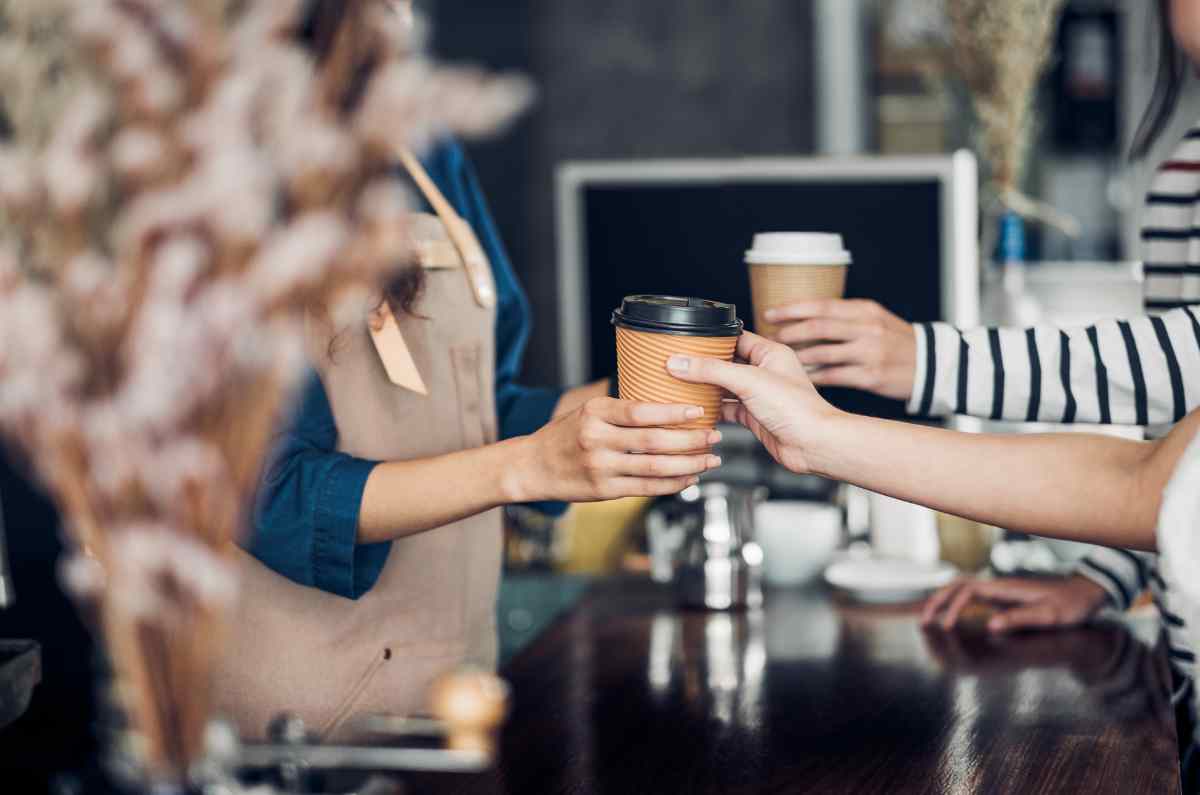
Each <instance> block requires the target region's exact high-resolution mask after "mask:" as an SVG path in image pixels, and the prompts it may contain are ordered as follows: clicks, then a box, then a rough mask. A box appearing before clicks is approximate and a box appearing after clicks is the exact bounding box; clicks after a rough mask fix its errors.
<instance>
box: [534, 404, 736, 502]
mask: <svg viewBox="0 0 1200 795" xmlns="http://www.w3.org/2000/svg"><path fill="white" fill-rule="evenodd" d="M701 416H703V410H702V409H700V408H699V407H696V406H666V405H656V404H652V403H634V402H631V401H626V400H615V399H613V398H609V397H597V398H592V399H590V400H588V401H587V402H586V403H584V404H583V405H582V406H580V407H579V408H577V409H575V410H573V411H571V412H569V413H567V414H565V415H563V416H561V417H559V418H557V419H555V420H553V421H552V422H551V423H550V424H549V425H546V426H545V427H543V428H542V429H541V430H539V431H538V432H537V433H535V434H533V435H532V436H529V437H526V438H527V439H528V440H529V444H528V445H527V446H526V448H525V451H526V453H525V455H523V456H521V457H520V458H519V460H518V461H515V462H514V466H515V472H516V473H518V482H519V486H518V488H519V491H518V494H517V498H516V499H514V501H515V502H534V501H539V500H562V501H565V502H589V501H593V500H609V499H615V498H617V497H642V496H659V495H664V494H675V493H677V492H680V491H682V490H684V489H685V488H687V487H688V486H690V485H692V484H694V483H695V482H696V478H697V476H699V475H700V474H701V473H703V472H706V471H708V470H710V469H714V468H716V467H718V466H720V465H721V459H720V458H718V457H716V456H715V455H710V454H709V453H707V452H704V453H701V454H698V455H697V454H692V455H680V454H681V453H687V452H689V451H696V450H704V451H707V450H708V449H709V448H710V447H712V445H714V444H716V443H717V442H718V441H720V439H721V434H720V433H719V432H717V431H708V430H699V431H694V430H687V431H685V430H680V429H677V428H672V427H670V426H673V425H680V424H683V423H685V422H688V421H690V420H694V419H697V418H699V417H701Z"/></svg>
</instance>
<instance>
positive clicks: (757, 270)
mask: <svg viewBox="0 0 1200 795" xmlns="http://www.w3.org/2000/svg"><path fill="white" fill-rule="evenodd" d="M850 261H851V257H850V252H849V251H847V250H846V248H845V246H844V245H843V243H842V236H841V235H831V234H820V233H813V232H767V233H763V234H758V235H755V236H754V243H753V247H752V248H751V249H750V250H749V251H747V252H746V265H747V266H748V267H749V269H750V291H751V294H752V295H753V299H754V330H755V331H756V332H757V333H759V334H761V335H763V336H764V337H774V336H775V335H776V333H777V332H778V331H779V327H778V326H776V325H774V324H772V323H768V322H767V321H766V318H765V314H766V311H767V310H768V309H778V308H779V307H782V306H787V305H788V304H793V303H796V302H797V301H806V300H811V299H814V298H841V297H842V296H843V295H844V294H845V292H846V271H847V269H848V268H849V267H850Z"/></svg>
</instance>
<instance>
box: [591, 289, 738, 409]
mask: <svg viewBox="0 0 1200 795" xmlns="http://www.w3.org/2000/svg"><path fill="white" fill-rule="evenodd" d="M613 325H614V326H615V327H616V330H617V382H618V386H619V388H620V395H621V399H622V400H634V401H638V402H642V403H668V404H680V405H686V406H700V407H701V408H703V409H704V416H703V417H701V418H699V419H697V420H693V421H691V422H688V423H686V424H684V425H679V426H673V427H679V428H686V429H705V428H713V427H715V426H716V424H717V421H718V420H719V419H720V417H721V400H722V393H721V389H720V388H719V387H715V386H710V385H708V384H691V383H688V382H686V381H680V380H679V379H677V378H675V377H673V376H672V375H671V374H670V373H668V372H667V360H668V359H670V358H671V357H672V356H674V355H676V354H683V355H687V356H697V357H708V358H712V359H721V360H724V361H732V360H733V355H734V352H735V351H736V350H737V341H738V337H739V336H741V333H742V322H741V321H740V320H738V319H737V307H735V306H733V305H732V304H723V303H720V302H719V301H706V300H703V299H699V298H677V297H674V296H661V295H633V296H629V297H627V298H626V299H625V300H624V301H622V302H621V308H620V309H618V310H617V311H616V312H614V313H613Z"/></svg>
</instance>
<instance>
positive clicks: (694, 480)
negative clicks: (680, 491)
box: [688, 476, 700, 486]
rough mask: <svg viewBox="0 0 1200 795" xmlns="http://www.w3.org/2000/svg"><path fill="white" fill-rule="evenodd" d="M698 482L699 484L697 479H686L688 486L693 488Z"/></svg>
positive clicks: (693, 477)
mask: <svg viewBox="0 0 1200 795" xmlns="http://www.w3.org/2000/svg"><path fill="white" fill-rule="evenodd" d="M699 482H700V478H698V477H695V476H692V477H690V478H688V485H689V486H695V485H696V484H697V483H699Z"/></svg>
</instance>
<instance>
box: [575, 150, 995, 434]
mask: <svg viewBox="0 0 1200 795" xmlns="http://www.w3.org/2000/svg"><path fill="white" fill-rule="evenodd" d="M977 179H978V177H977V167H976V162H975V158H974V156H973V155H971V154H970V153H967V152H959V153H955V154H951V155H945V156H933V157H924V156H922V157H863V158H765V159H736V160H645V161H621V162H572V163H566V164H564V165H563V166H562V167H561V168H560V169H559V172H558V184H557V187H558V194H557V201H558V241H559V268H560V272H559V292H560V300H561V303H560V313H559V317H560V324H561V327H560V345H561V349H560V350H561V356H562V373H563V375H564V380H565V381H566V383H568V384H579V383H583V382H585V381H587V380H589V379H593V378H601V377H604V376H607V375H610V374H612V373H613V372H615V370H616V353H615V350H614V345H613V330H612V327H611V326H610V317H611V314H612V311H613V309H614V308H615V307H616V306H617V305H618V304H619V303H620V301H621V298H622V297H623V296H625V295H630V294H635V293H665V294H669V295H691V296H696V297H700V298H711V299H716V300H721V301H729V302H732V303H735V304H737V305H738V312H739V315H741V316H742V317H743V318H745V319H746V321H747V328H750V329H753V313H752V312H751V302H750V282H749V277H748V274H747V271H746V266H745V265H744V264H743V255H744V252H745V251H746V249H747V248H749V246H750V242H751V239H752V237H753V236H754V234H755V233H756V232H780V231H796V232H837V233H840V234H841V235H842V236H843V238H844V239H845V242H846V245H847V248H849V250H850V252H851V254H852V255H853V257H854V263H853V264H852V265H851V266H850V270H849V277H848V281H847V288H846V294H847V296H848V297H858V298H873V299H875V300H876V301H879V302H880V303H881V304H883V305H884V306H886V307H888V308H889V309H891V310H892V311H894V312H896V313H897V314H898V315H900V316H901V317H903V318H906V319H908V320H913V321H920V320H947V321H950V322H952V323H955V324H957V325H960V326H971V325H977V324H978V322H979V258H978V236H977V235H978V185H977ZM826 394H827V397H828V398H829V399H830V400H831V401H833V402H834V403H835V404H836V405H838V406H841V407H842V408H844V409H846V410H849V411H854V412H857V413H865V414H871V415H874V416H880V417H895V418H899V417H903V416H904V407H903V405H902V404H901V403H900V402H899V401H890V400H885V399H882V398H878V397H875V396H872V395H867V394H865V393H862V392H857V391H853V390H827V392H826Z"/></svg>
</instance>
